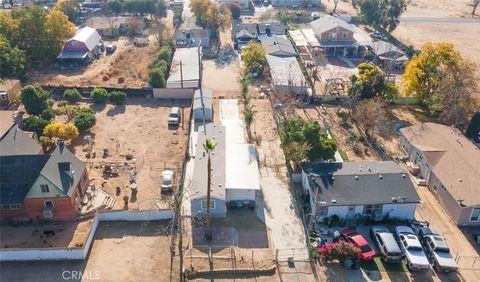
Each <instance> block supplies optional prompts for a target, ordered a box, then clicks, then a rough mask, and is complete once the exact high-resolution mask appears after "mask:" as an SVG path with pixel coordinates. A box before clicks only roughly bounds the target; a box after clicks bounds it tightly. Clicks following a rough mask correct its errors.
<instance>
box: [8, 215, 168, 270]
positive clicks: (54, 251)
mask: <svg viewBox="0 0 480 282" xmlns="http://www.w3.org/2000/svg"><path fill="white" fill-rule="evenodd" d="M173 216H174V212H173V211H172V210H150V211H123V210H119V211H107V212H97V213H96V214H95V217H94V219H93V222H92V227H91V229H90V232H89V233H88V237H87V240H86V241H85V244H83V247H81V248H24V249H21V248H11V249H10V248H9V249H0V261H35V260H83V259H85V258H87V256H88V252H89V251H90V247H91V246H92V243H93V240H94V237H95V232H96V231H97V227H98V224H99V223H100V222H101V221H150V220H162V219H171V218H173Z"/></svg>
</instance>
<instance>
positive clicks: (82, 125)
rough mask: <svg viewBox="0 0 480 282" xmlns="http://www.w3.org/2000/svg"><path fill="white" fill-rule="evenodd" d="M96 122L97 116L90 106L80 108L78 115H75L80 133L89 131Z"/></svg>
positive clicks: (74, 121) (75, 122)
mask: <svg viewBox="0 0 480 282" xmlns="http://www.w3.org/2000/svg"><path fill="white" fill-rule="evenodd" d="M96 122H97V119H96V118H95V114H94V113H93V112H92V110H91V109H88V108H83V109H80V111H79V112H78V114H77V116H75V119H74V120H73V123H74V124H75V126H76V127H77V128H78V130H79V131H80V133H84V132H86V131H88V130H89V129H90V128H92V127H93V126H94V125H95V123H96Z"/></svg>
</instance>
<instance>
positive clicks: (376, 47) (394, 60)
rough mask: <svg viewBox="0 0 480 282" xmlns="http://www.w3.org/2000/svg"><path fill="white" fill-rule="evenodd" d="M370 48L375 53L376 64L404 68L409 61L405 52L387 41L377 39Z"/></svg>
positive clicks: (384, 66)
mask: <svg viewBox="0 0 480 282" xmlns="http://www.w3.org/2000/svg"><path fill="white" fill-rule="evenodd" d="M369 49H370V51H372V52H373V54H374V55H375V61H374V62H375V64H377V65H379V66H381V67H383V68H395V69H402V68H403V67H404V66H405V63H406V62H407V61H408V57H407V55H406V54H405V52H403V51H402V50H400V49H399V48H398V47H397V46H395V45H393V44H392V43H390V42H387V41H383V40H377V41H375V42H373V43H372V45H371V46H370V47H369Z"/></svg>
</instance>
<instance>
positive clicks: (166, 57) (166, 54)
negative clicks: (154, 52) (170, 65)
mask: <svg viewBox="0 0 480 282" xmlns="http://www.w3.org/2000/svg"><path fill="white" fill-rule="evenodd" d="M172 55H173V52H172V48H170V47H169V46H162V47H161V48H160V51H158V56H157V60H158V61H162V60H163V61H165V62H171V61H172Z"/></svg>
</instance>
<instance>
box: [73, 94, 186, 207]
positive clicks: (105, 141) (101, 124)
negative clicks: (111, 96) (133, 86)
mask: <svg viewBox="0 0 480 282" xmlns="http://www.w3.org/2000/svg"><path fill="white" fill-rule="evenodd" d="M87 106H90V107H91V108H92V110H93V111H94V112H95V117H96V118H97V123H96V125H95V126H94V127H93V128H92V129H91V130H90V132H89V133H86V134H83V135H81V136H79V137H77V138H76V139H75V140H73V142H72V145H71V146H70V148H71V149H72V150H73V151H74V153H75V155H76V156H77V157H79V158H80V159H81V160H83V161H84V162H85V164H86V166H87V167H88V169H89V176H90V180H91V182H92V183H93V184H94V185H95V187H97V188H102V189H103V190H104V191H105V192H106V193H107V194H108V195H110V196H111V197H113V198H114V199H115V200H116V204H115V206H114V208H120V209H121V208H126V207H125V206H124V200H123V198H124V196H127V197H128V209H130V210H132V209H133V210H148V209H157V208H167V207H168V205H167V203H166V201H162V198H161V194H160V174H161V173H162V171H163V170H165V169H170V170H173V171H174V173H175V184H178V180H179V176H180V175H181V168H182V164H183V160H184V156H185V146H186V141H187V124H188V121H185V119H188V117H189V115H190V101H183V100H158V99H153V98H128V99H127V100H126V102H125V105H122V106H114V105H110V104H107V105H105V104H104V105H97V104H93V105H87ZM173 106H176V107H180V111H181V113H182V116H183V119H182V120H183V121H185V122H184V123H181V124H180V126H178V127H176V128H172V127H169V126H168V115H169V113H170V110H171V107H173ZM86 136H89V137H86ZM88 139H90V140H91V142H89V141H88ZM105 152H106V154H105ZM88 153H90V155H91V157H90V158H87V154H88ZM103 166H110V167H113V168H115V169H118V175H112V174H107V173H104V167H103ZM132 180H134V181H135V183H136V184H137V193H136V194H135V193H132V189H131V188H132V186H131V181H132ZM175 186H176V185H175ZM117 187H119V188H117ZM163 196H165V195H163Z"/></svg>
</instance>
